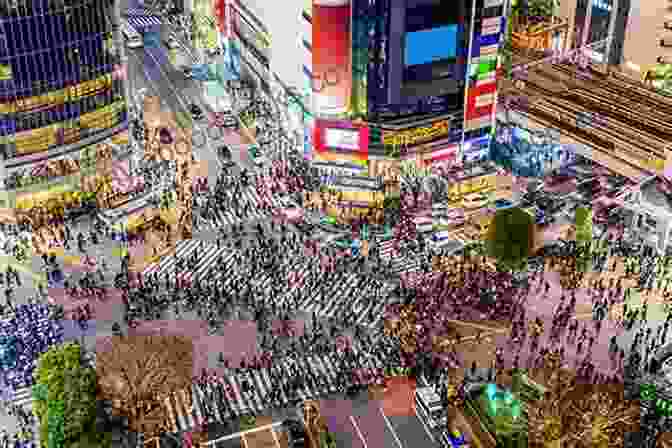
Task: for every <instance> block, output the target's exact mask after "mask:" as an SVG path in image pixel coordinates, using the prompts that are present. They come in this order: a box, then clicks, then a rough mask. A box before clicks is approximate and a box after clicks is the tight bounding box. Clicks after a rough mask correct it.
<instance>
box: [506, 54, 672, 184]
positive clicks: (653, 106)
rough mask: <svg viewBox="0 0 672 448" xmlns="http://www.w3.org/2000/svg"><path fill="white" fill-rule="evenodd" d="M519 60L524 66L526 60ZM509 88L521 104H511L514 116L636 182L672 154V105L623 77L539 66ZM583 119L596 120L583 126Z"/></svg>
mask: <svg viewBox="0 0 672 448" xmlns="http://www.w3.org/2000/svg"><path fill="white" fill-rule="evenodd" d="M521 58H522V59H521ZM528 59H530V60H531V58H528ZM518 60H519V61H522V62H523V63H524V62H525V56H519V58H518ZM510 87H513V89H507V88H506V87H505V88H504V89H503V90H505V91H506V90H510V91H514V92H515V93H516V94H517V95H518V96H519V98H522V100H521V101H517V102H513V103H512V107H513V108H514V109H515V110H518V111H520V112H524V113H525V115H526V116H528V118H529V119H530V120H532V121H534V122H537V123H539V124H543V125H545V126H550V127H553V128H557V129H558V130H559V131H560V132H561V133H562V134H563V135H565V136H567V137H569V138H570V139H573V140H575V141H576V142H578V143H583V144H585V145H587V146H589V147H590V148H592V151H591V153H592V155H593V156H591V155H590V154H589V155H588V157H590V158H593V159H595V160H596V161H600V160H597V159H601V163H606V165H607V166H609V167H610V168H612V169H614V171H616V172H619V173H620V174H623V175H625V176H626V177H629V178H631V179H633V180H634V179H637V178H640V177H642V176H646V175H650V174H651V173H652V172H653V170H654V168H653V167H654V166H655V164H656V162H657V161H659V160H661V159H662V160H666V158H667V151H668V150H669V149H672V99H670V98H667V97H664V96H661V95H659V94H657V93H656V92H655V91H653V90H650V89H648V88H647V87H646V86H641V85H639V84H638V83H637V82H636V81H631V80H629V79H627V78H625V77H624V76H623V75H620V74H603V73H600V72H598V71H595V70H591V69H590V68H587V69H586V70H584V71H582V73H581V74H577V73H576V68H575V67H574V66H571V65H566V64H558V63H547V64H536V65H534V67H533V68H531V69H530V72H529V73H527V75H526V76H525V77H524V81H523V82H518V83H513V86H510ZM582 116H583V117H593V120H592V121H590V122H588V123H582V124H581V125H579V124H578V123H577V121H578V120H577V118H579V117H582Z"/></svg>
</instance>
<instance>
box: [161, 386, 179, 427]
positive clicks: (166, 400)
mask: <svg viewBox="0 0 672 448" xmlns="http://www.w3.org/2000/svg"><path fill="white" fill-rule="evenodd" d="M171 397H172V394H170V395H169V396H167V397H166V398H164V399H163V406H164V408H165V409H166V412H167V413H168V419H169V421H170V424H171V425H172V429H173V430H172V432H177V419H176V418H175V411H174V409H173V405H172V403H171Z"/></svg>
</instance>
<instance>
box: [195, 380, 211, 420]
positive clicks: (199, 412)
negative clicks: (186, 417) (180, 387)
mask: <svg viewBox="0 0 672 448" xmlns="http://www.w3.org/2000/svg"><path fill="white" fill-rule="evenodd" d="M191 396H192V397H193V398H192V404H193V410H194V416H195V418H196V421H197V422H198V423H201V424H203V423H210V422H209V421H208V419H207V418H206V417H205V414H208V412H207V409H208V406H209V404H210V401H208V400H206V399H205V395H204V393H203V391H202V390H201V388H200V387H199V385H198V384H192V385H191ZM204 410H205V412H204Z"/></svg>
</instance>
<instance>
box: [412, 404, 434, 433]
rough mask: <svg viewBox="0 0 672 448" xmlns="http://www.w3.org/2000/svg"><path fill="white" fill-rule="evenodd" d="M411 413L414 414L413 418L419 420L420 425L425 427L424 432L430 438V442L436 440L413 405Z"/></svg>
mask: <svg viewBox="0 0 672 448" xmlns="http://www.w3.org/2000/svg"><path fill="white" fill-rule="evenodd" d="M413 413H414V414H415V418H417V419H418V420H420V423H422V427H423V428H425V432H426V433H427V435H428V436H429V438H430V439H432V442H436V440H435V439H434V435H433V434H432V432H431V431H430V430H429V428H428V427H427V423H425V421H424V420H423V419H422V418H420V416H419V415H418V411H416V409H415V405H414V406H413Z"/></svg>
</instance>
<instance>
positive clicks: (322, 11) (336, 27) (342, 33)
mask: <svg viewBox="0 0 672 448" xmlns="http://www.w3.org/2000/svg"><path fill="white" fill-rule="evenodd" d="M312 20H313V66H312V69H313V70H312V77H313V79H312V88H313V104H314V111H315V113H316V115H317V116H320V115H321V114H325V115H330V116H333V115H341V116H342V115H343V114H345V113H346V112H347V111H348V109H349V104H350V95H351V89H352V71H351V69H350V66H351V64H350V49H351V39H350V0H313V17H312Z"/></svg>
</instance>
